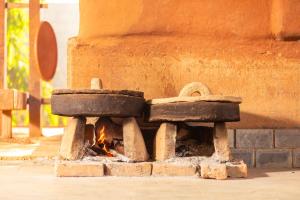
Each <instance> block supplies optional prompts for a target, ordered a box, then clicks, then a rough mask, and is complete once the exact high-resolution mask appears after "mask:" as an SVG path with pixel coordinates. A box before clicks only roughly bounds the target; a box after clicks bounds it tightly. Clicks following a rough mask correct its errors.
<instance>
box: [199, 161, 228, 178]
mask: <svg viewBox="0 0 300 200" xmlns="http://www.w3.org/2000/svg"><path fill="white" fill-rule="evenodd" d="M227 176H228V174H227V169H226V164H221V163H213V162H204V163H201V177H202V178H211V179H218V180H224V179H227Z"/></svg>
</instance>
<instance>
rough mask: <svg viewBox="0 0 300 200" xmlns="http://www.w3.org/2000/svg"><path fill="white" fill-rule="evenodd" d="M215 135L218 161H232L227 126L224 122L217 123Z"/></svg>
mask: <svg viewBox="0 0 300 200" xmlns="http://www.w3.org/2000/svg"><path fill="white" fill-rule="evenodd" d="M213 135H214V147H215V156H216V159H218V160H219V161H228V160H230V149H229V145H228V136H227V128H226V124H225V123H224V122H222V123H215V125H214V131H213Z"/></svg>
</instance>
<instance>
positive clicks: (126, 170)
mask: <svg viewBox="0 0 300 200" xmlns="http://www.w3.org/2000/svg"><path fill="white" fill-rule="evenodd" d="M151 171H152V163H150V162H141V163H122V162H113V163H108V164H105V175H106V176H150V175H151Z"/></svg>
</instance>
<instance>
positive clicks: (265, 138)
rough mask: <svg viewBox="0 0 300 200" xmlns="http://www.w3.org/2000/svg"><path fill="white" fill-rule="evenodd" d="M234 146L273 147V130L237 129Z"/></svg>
mask: <svg viewBox="0 0 300 200" xmlns="http://www.w3.org/2000/svg"><path fill="white" fill-rule="evenodd" d="M236 148H261V149H265V148H266V149H267V148H273V130H271V129H237V130H236Z"/></svg>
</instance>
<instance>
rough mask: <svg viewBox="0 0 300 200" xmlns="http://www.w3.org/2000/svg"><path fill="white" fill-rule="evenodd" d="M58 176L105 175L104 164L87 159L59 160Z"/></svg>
mask: <svg viewBox="0 0 300 200" xmlns="http://www.w3.org/2000/svg"><path fill="white" fill-rule="evenodd" d="M55 175H56V176H58V177H98V176H104V164H103V163H99V162H92V161H91V162H86V161H59V162H57V163H56V164H55Z"/></svg>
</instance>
